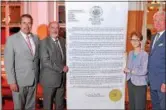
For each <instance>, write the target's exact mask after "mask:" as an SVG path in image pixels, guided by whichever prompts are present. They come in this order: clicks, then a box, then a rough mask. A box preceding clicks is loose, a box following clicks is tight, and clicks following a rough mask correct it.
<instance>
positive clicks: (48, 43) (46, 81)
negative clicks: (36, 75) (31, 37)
mask: <svg viewBox="0 0 166 110" xmlns="http://www.w3.org/2000/svg"><path fill="white" fill-rule="evenodd" d="M48 30H49V36H48V37H47V38H45V39H44V40H42V41H41V43H40V60H41V74H40V83H41V85H42V86H43V93H44V100H43V101H44V109H45V110H51V109H52V105H53V102H54V100H55V105H56V110H63V109H64V95H65V90H64V89H65V80H66V79H65V77H66V76H65V73H66V72H67V71H68V67H67V66H65V65H66V52H65V51H66V50H65V40H64V39H63V38H62V37H59V36H58V32H59V25H58V23H57V22H51V23H50V24H49V27H48Z"/></svg>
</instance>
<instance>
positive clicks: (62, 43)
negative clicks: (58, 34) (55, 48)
mask: <svg viewBox="0 0 166 110" xmlns="http://www.w3.org/2000/svg"><path fill="white" fill-rule="evenodd" d="M59 43H60V46H61V49H62V54H63V57H64V58H65V47H64V42H63V41H62V40H61V38H59ZM64 58H63V59H64Z"/></svg>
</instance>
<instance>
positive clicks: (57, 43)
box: [55, 40, 63, 60]
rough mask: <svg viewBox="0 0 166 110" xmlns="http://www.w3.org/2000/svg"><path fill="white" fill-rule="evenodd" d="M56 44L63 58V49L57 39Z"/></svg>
mask: <svg viewBox="0 0 166 110" xmlns="http://www.w3.org/2000/svg"><path fill="white" fill-rule="evenodd" d="M55 45H56V49H57V50H58V52H60V56H61V59H62V60H63V52H62V49H61V47H60V45H59V42H58V40H55Z"/></svg>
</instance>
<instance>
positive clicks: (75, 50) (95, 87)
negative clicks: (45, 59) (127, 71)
mask: <svg viewBox="0 0 166 110" xmlns="http://www.w3.org/2000/svg"><path fill="white" fill-rule="evenodd" d="M65 6H66V32H67V34H66V35H67V65H68V66H69V72H68V73H67V109H124V105H125V104H124V102H125V75H124V74H123V68H124V65H125V56H124V52H125V49H126V31H127V18H128V2H66V3H65Z"/></svg>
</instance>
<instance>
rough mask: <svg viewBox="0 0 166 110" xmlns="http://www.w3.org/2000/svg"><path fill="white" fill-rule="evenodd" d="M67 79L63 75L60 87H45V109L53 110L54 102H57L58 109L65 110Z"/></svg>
mask: <svg viewBox="0 0 166 110" xmlns="http://www.w3.org/2000/svg"><path fill="white" fill-rule="evenodd" d="M65 80H66V79H65V77H63V80H62V83H61V85H60V87H43V93H44V98H43V99H44V100H43V105H44V110H52V109H53V103H55V107H56V110H64V107H65V106H64V104H65V103H64V96H65V83H66V81H65Z"/></svg>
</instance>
